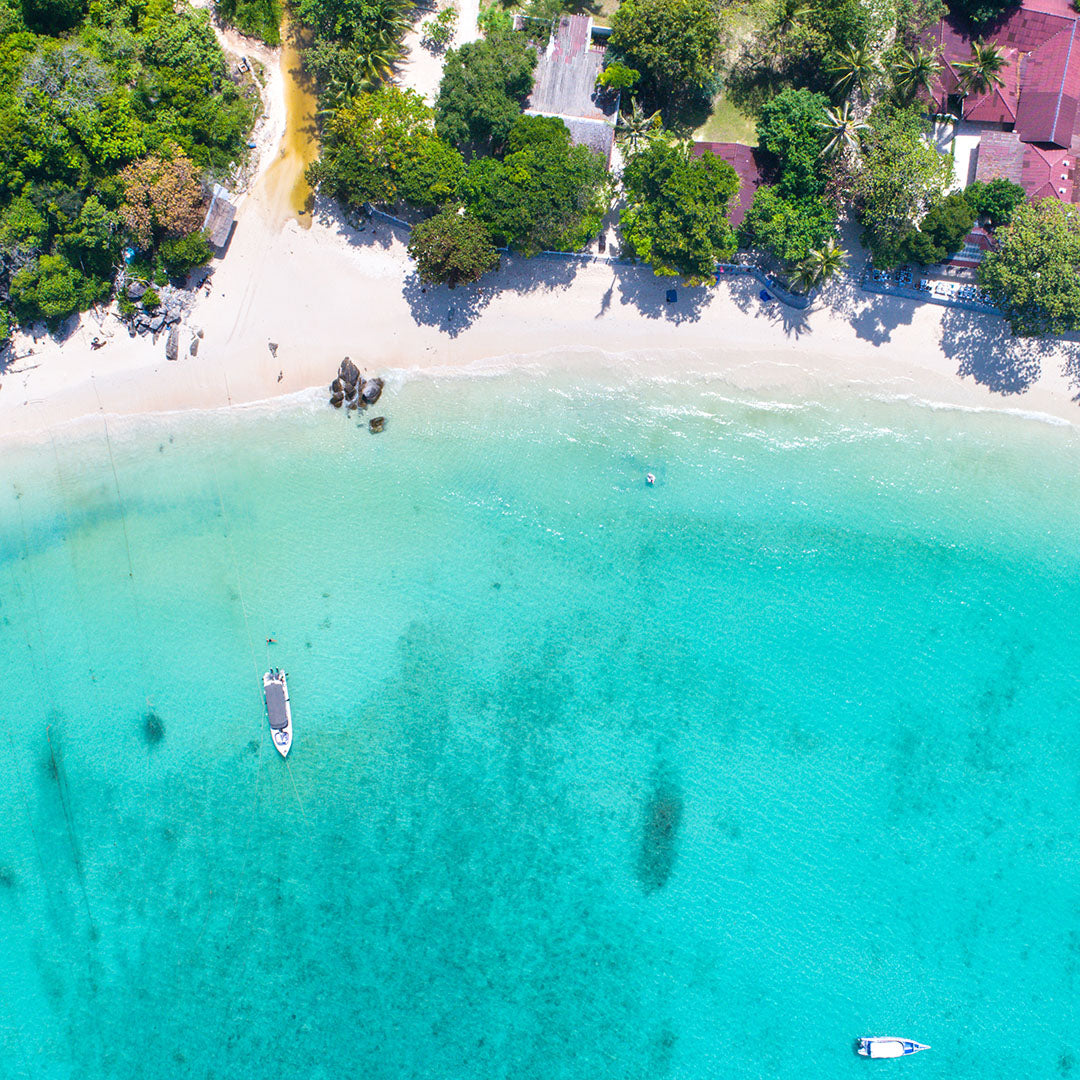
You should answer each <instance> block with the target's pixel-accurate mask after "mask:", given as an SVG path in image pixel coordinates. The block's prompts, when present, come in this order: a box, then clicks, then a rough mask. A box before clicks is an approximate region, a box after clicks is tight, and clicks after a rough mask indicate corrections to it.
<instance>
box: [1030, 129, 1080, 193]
mask: <svg viewBox="0 0 1080 1080" xmlns="http://www.w3.org/2000/svg"><path fill="white" fill-rule="evenodd" d="M1075 166H1076V159H1075V158H1074V157H1073V153H1072V151H1071V150H1062V149H1059V148H1058V147H1041V146H1035V145H1034V144H1033V143H1028V144H1027V145H1026V146H1025V147H1024V158H1023V163H1022V171H1021V175H1020V185H1021V187H1023V189H1024V190H1025V191H1026V192H1027V195H1028V198H1029V199H1047V198H1050V199H1060V200H1061V201H1062V202H1072V197H1073V172H1074V169H1075Z"/></svg>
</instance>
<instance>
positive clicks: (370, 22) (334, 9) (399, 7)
mask: <svg viewBox="0 0 1080 1080" xmlns="http://www.w3.org/2000/svg"><path fill="white" fill-rule="evenodd" d="M412 8H413V5H412V3H411V0H297V3H296V7H295V11H296V16H297V18H298V19H299V21H300V23H301V24H302V25H304V26H305V27H307V29H308V30H309V32H310V34H311V38H312V40H311V41H310V43H309V44H308V45H307V46H306V48H305V49H304V54H303V55H304V67H305V68H306V69H307V70H308V71H309V72H311V73H312V74H313V75H314V76H315V77H316V79H318V80H319V82H320V85H321V86H322V85H325V84H326V83H327V82H329V81H330V80H331V79H348V78H350V77H351V78H353V79H354V80H356V81H365V80H366V81H375V82H377V81H380V80H384V79H387V78H389V76H390V75H391V74H392V73H393V69H394V65H395V64H396V63H397V61H398V60H400V59H401V57H402V55H403V52H404V50H403V48H402V44H401V40H402V38H403V37H404V36H405V34H406V33H407V32H408V30H409V28H410V26H411V25H412V21H411V17H410V16H411V12H412Z"/></svg>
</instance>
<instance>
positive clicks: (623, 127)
mask: <svg viewBox="0 0 1080 1080" xmlns="http://www.w3.org/2000/svg"><path fill="white" fill-rule="evenodd" d="M617 126H618V128H619V138H620V139H621V140H622V141H623V143H624V144H625V146H626V149H627V150H629V151H630V153H631V154H633V153H636V152H637V150H638V149H639V148H640V147H641V145H642V144H643V143H650V142H652V140H653V139H655V138H656V136H657V135H659V134H660V132H661V131H662V130H663V126H662V124H661V121H660V111H659V110H657V111H656V112H654V113H653V114H652V116H646V115H645V112H644V110H643V109H642V108H641V106H640V105H639V104H638V102H637V101H636V100H634V101H633V102H632V104H631V107H630V115H629V116H625V115H620V117H619V120H618V125H617Z"/></svg>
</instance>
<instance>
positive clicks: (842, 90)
mask: <svg viewBox="0 0 1080 1080" xmlns="http://www.w3.org/2000/svg"><path fill="white" fill-rule="evenodd" d="M828 71H829V74H830V75H832V76H833V89H834V90H835V91H836V92H837V93H838V94H843V95H844V96H845V97H846V96H847V95H848V94H850V93H851V92H852V91H853V90H856V89H858V90H865V89H866V88H867V86H869V85H870V82H871V80H872V79H873V78H874V76H875V75H877V74H878V73H879V72H880V71H881V66H880V65H879V64H878V61H877V57H876V56H875V55H874V54H873V52H872V51H871V50H870V48H869V47H868V46H866V45H859V46H856V47H854V48H852V47H851V46H850V45H849V46H848V47H847V48H846V49H843V50H842V51H841V52H838V53H837V54H836V55H835V56H834V57H833V60H832V63H831V64H830V65H829V68H828Z"/></svg>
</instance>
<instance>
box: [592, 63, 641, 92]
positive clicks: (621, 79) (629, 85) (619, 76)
mask: <svg viewBox="0 0 1080 1080" xmlns="http://www.w3.org/2000/svg"><path fill="white" fill-rule="evenodd" d="M640 78H641V72H640V71H638V70H637V69H635V68H632V67H627V66H626V64H624V63H622V62H621V61H619V60H615V61H613V62H612V63H610V64H608V66H607V67H606V68H604V70H603V71H601V72H600V77H599V78H598V79H597V80H596V81H597V83H598V84H599V85H600V86H603V87H606V88H607V89H608V90H632V89H633V88H634V87H635V86H636V85H637V82H638V80H639V79H640Z"/></svg>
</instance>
